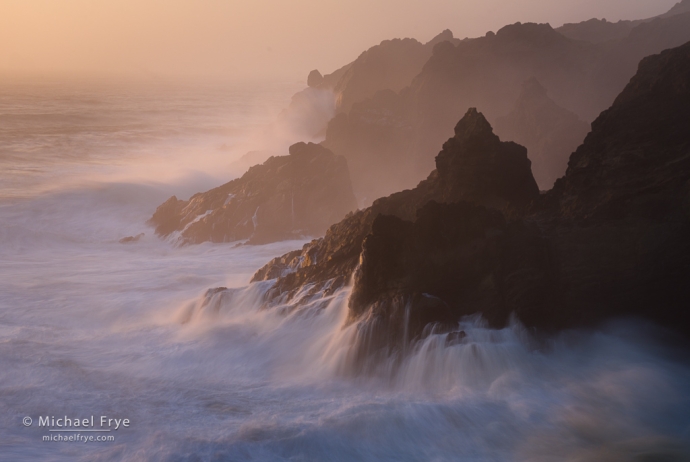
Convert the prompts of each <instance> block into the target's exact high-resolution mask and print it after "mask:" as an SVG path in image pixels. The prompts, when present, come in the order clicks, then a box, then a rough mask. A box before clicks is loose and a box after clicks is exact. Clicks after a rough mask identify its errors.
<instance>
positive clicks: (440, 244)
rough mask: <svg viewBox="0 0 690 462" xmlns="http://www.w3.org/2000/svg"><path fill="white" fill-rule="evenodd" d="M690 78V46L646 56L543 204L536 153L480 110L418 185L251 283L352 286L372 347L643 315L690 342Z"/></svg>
mask: <svg viewBox="0 0 690 462" xmlns="http://www.w3.org/2000/svg"><path fill="white" fill-rule="evenodd" d="M688 82H690V43H688V44H686V45H684V46H682V47H679V48H676V49H672V50H667V51H665V52H663V53H661V54H660V55H655V56H651V57H648V58H646V59H645V60H643V61H642V63H641V64H640V67H639V71H638V73H637V75H636V76H635V77H634V78H633V79H632V80H631V82H630V83H629V85H628V86H627V87H626V88H625V90H624V91H623V92H622V93H621V94H620V95H619V97H618V98H617V99H616V101H615V103H614V104H613V106H612V107H611V108H610V109H608V110H606V111H604V112H603V113H602V114H601V115H600V116H599V118H598V119H597V120H596V121H595V122H594V123H593V125H592V127H593V128H592V132H591V133H590V134H589V135H588V136H587V137H586V139H585V141H584V143H583V144H582V145H581V146H580V147H579V148H578V149H577V150H576V152H575V153H574V154H573V155H572V156H571V159H570V162H569V167H568V170H567V173H566V174H565V176H564V177H562V178H561V179H559V180H558V181H557V182H556V185H555V186H554V188H553V189H552V190H550V191H549V192H547V193H546V194H542V195H539V194H538V192H537V186H536V183H535V182H534V179H533V178H531V174H529V160H527V158H526V154H525V150H524V148H522V147H521V146H519V145H516V144H514V143H510V142H502V141H500V140H499V139H498V137H496V135H494V134H493V132H492V130H491V127H490V125H489V124H488V122H487V121H486V119H485V118H484V117H483V116H482V115H481V114H480V113H478V112H477V111H475V110H470V111H468V113H467V114H466V115H465V117H464V118H463V119H462V120H461V121H460V122H459V123H458V124H457V127H456V133H455V136H454V137H453V138H451V139H450V140H448V141H447V142H446V143H445V144H444V148H443V151H441V153H440V154H439V155H438V156H437V157H436V164H437V169H436V170H434V171H433V172H432V173H431V174H430V175H429V177H428V178H427V179H426V180H424V181H422V182H421V183H420V184H419V185H418V186H417V187H416V188H414V189H412V190H406V191H402V192H400V193H396V194H393V195H391V196H389V197H386V198H382V199H379V200H377V201H375V202H374V204H373V205H372V206H371V207H370V208H367V209H365V210H361V211H358V212H356V213H354V214H351V215H350V216H348V217H347V218H346V219H345V220H343V221H341V222H340V223H338V224H336V225H334V226H332V227H331V228H330V229H329V230H328V232H327V234H326V236H325V237H324V238H322V239H318V240H315V241H312V242H311V243H309V244H307V245H305V246H304V248H303V249H302V250H301V251H295V252H292V253H290V254H287V255H285V256H283V257H281V258H278V259H275V260H273V261H272V262H270V263H269V264H268V265H267V266H265V267H264V268H262V269H261V270H260V271H259V272H257V274H256V275H255V276H254V281H263V280H270V279H275V282H274V283H273V287H272V288H271V289H270V290H269V292H268V294H267V302H268V303H271V300H281V301H284V300H286V299H288V300H289V299H290V298H291V297H292V296H294V294H295V293H297V292H299V291H300V290H302V291H303V290H304V289H305V288H309V290H311V291H312V292H313V293H316V292H319V291H321V292H324V291H325V292H328V291H332V290H334V289H335V288H337V287H340V286H342V285H344V284H347V283H348V281H352V283H353V288H352V293H351V297H350V300H349V319H350V321H351V322H356V323H358V324H359V325H360V326H361V329H360V330H361V332H362V335H364V336H366V338H367V339H369V340H367V341H366V342H364V341H363V343H362V345H366V349H367V351H373V350H377V349H378V350H380V349H384V350H385V349H391V348H393V349H399V348H403V347H404V346H405V345H409V344H410V342H412V341H414V340H415V339H419V338H422V337H423V336H424V335H426V333H428V332H429V329H431V328H432V326H436V327H433V328H435V329H452V328H453V326H454V325H455V323H456V322H457V321H458V320H459V318H460V317H461V316H464V315H471V314H477V315H481V316H483V317H484V318H485V319H486V320H487V321H488V322H489V323H490V325H492V326H494V327H498V326H503V325H505V323H506V322H508V320H509V319H510V316H511V315H516V316H517V317H518V319H520V321H522V322H523V323H524V324H525V325H526V326H528V327H531V328H538V329H541V330H544V331H549V330H554V329H563V328H573V327H581V326H588V325H594V324H596V323H599V322H601V321H603V320H605V319H608V318H611V317H617V316H641V317H644V318H647V319H650V320H653V321H655V322H658V323H661V324H664V325H668V326H671V327H674V328H676V329H679V330H681V331H682V332H684V333H685V334H690V327H688V326H690V315H689V312H688V310H687V306H690V288H689V286H688V284H687V281H688V279H689V278H690V240H689V239H688V236H690V220H688V217H689V216H690V125H689V124H690V122H689V121H690V86H689V85H688ZM525 169H527V171H525ZM528 174H529V175H528ZM371 339H374V340H375V341H374V340H371ZM372 342H373V343H372Z"/></svg>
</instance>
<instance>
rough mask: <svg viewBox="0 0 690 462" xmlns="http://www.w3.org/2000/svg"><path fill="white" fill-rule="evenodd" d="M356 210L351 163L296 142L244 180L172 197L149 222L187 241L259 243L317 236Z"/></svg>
mask: <svg viewBox="0 0 690 462" xmlns="http://www.w3.org/2000/svg"><path fill="white" fill-rule="evenodd" d="M355 208H356V202H355V198H354V196H353V194H352V187H351V185H350V178H349V173H348V169H347V162H346V161H345V159H344V158H343V157H340V156H336V155H334V154H333V153H332V152H330V151H329V150H327V149H326V148H324V147H322V146H319V145H316V144H312V143H309V144H305V143H297V144H295V145H292V146H291V147H290V155H289V156H281V157H271V158H270V159H268V160H267V161H266V162H265V163H264V164H262V165H256V166H254V167H251V168H250V169H249V170H248V171H247V173H245V174H244V175H243V176H242V177H241V178H238V179H236V180H233V181H231V182H229V183H226V184H224V185H223V186H219V187H218V188H215V189H212V190H210V191H207V192H205V193H199V194H195V195H194V196H192V197H191V199H190V200H188V201H182V200H179V199H177V198H176V197H174V196H173V197H171V198H170V199H168V200H167V201H166V202H165V203H163V204H162V205H161V206H160V207H158V209H157V210H156V212H155V213H154V214H153V217H152V218H151V224H153V225H154V226H155V227H156V234H158V235H159V236H169V235H171V234H172V233H174V232H178V233H179V239H180V241H181V242H183V243H187V244H196V243H200V242H204V241H211V242H230V241H237V240H241V239H249V243H251V244H261V243H267V242H273V241H278V240H284V239H291V238H292V239H295V238H301V237H302V236H318V235H320V234H323V233H324V232H325V230H326V229H327V228H328V226H329V225H331V224H332V223H335V222H337V221H338V220H340V219H342V217H343V216H345V214H347V213H348V212H349V211H351V210H353V209H355Z"/></svg>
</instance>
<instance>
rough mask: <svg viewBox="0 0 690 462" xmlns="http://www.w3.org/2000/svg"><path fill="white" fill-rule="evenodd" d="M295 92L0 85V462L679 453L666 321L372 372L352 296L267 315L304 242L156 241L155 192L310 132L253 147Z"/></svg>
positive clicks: (484, 348)
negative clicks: (268, 294) (281, 264)
mask: <svg viewBox="0 0 690 462" xmlns="http://www.w3.org/2000/svg"><path fill="white" fill-rule="evenodd" d="M301 88H302V85H301V84H300V83H295V82H287V83H286V82H277V83H276V82H264V83H253V84H249V83H214V84H191V83H164V84H161V83H152V82H148V83H147V82H143V83H142V82H118V81H113V82H94V81H87V80H84V81H53V80H45V79H44V80H38V79H37V80H29V81H2V82H0V243H1V244H0V435H1V436H2V437H1V438H0V460H2V461H5V460H7V461H23V460H27V461H34V460H46V461H110V460H133V461H420V462H421V461H573V462H575V461H578V462H580V461H621V460H630V461H640V462H642V461H667V460H668V461H671V460H673V461H675V460H690V393H688V391H689V390H690V363H689V362H688V359H687V357H686V355H685V351H686V350H684V349H683V346H682V343H681V342H675V341H674V337H673V334H671V333H669V332H667V331H664V330H663V329H661V328H657V327H654V326H649V325H646V324H644V323H643V322H641V321H639V320H634V319H624V320H618V321H615V322H612V323H609V324H607V325H605V326H600V327H599V328H597V329H593V330H579V331H568V332H564V333H561V334H559V335H557V336H554V337H548V338H545V337H542V336H537V335H535V334H534V333H533V332H530V331H528V330H526V329H525V328H523V327H522V326H521V325H520V324H519V322H514V323H512V324H511V325H510V326H509V327H507V328H505V329H502V330H490V329H488V328H486V326H485V325H484V324H483V322H482V320H481V319H476V318H472V319H465V320H463V321H462V326H461V327H462V329H463V330H464V331H465V332H466V333H467V337H466V339H465V341H464V342H463V343H461V344H457V345H448V344H447V343H446V342H445V339H444V336H443V335H431V336H429V337H428V338H426V339H425V340H424V341H422V342H420V343H419V344H418V345H416V346H415V347H414V348H411V349H410V351H408V352H406V353H405V355H404V356H403V357H399V358H380V359H379V360H378V363H377V364H376V365H375V367H373V368H369V369H367V371H368V372H367V373H366V374H362V373H357V372H356V371H357V370H358V369H357V368H355V367H353V364H352V361H353V360H352V355H351V352H352V348H353V342H354V341H355V338H356V329H357V326H356V325H352V324H350V325H348V324H347V322H346V314H347V297H348V294H349V292H348V289H344V290H341V291H339V292H337V293H336V294H333V295H331V296H330V297H328V298H326V299H325V300H316V301H314V302H313V303H305V304H302V305H299V306H298V305H296V304H294V303H293V304H286V305H285V306H283V307H278V308H272V309H267V308H265V307H264V306H262V303H261V296H262V294H263V292H264V291H265V290H266V289H267V285H268V284H267V283H260V284H254V285H251V286H249V285H248V283H249V280H250V278H251V276H252V274H253V273H254V272H255V271H256V270H257V269H258V268H260V267H261V266H262V265H263V264H265V263H266V262H268V261H269V260H270V259H271V258H273V257H275V256H278V255H281V254H283V253H285V252H287V251H290V250H294V249H297V248H299V247H301V245H303V244H304V242H305V241H288V242H280V243H275V244H269V245H263V246H235V245H234V244H232V243H230V244H210V243H207V244H202V245H195V246H179V245H177V243H175V242H172V241H164V240H161V239H159V238H157V237H156V236H155V235H154V234H153V230H152V228H151V227H149V226H148V225H147V224H146V221H147V220H148V218H150V216H151V215H152V213H153V212H154V211H155V209H156V206H157V205H159V204H161V203H162V202H163V201H165V200H166V199H167V198H168V197H170V196H171V195H173V194H174V195H176V196H177V197H178V198H184V199H186V198H188V197H189V196H190V195H191V194H193V193H195V192H198V191H205V190H207V189H210V188H212V187H214V186H218V185H220V184H222V183H224V182H226V181H228V180H230V179H232V178H233V177H236V176H238V175H240V174H241V173H242V169H241V168H239V167H238V164H237V163H236V162H235V161H236V160H237V159H238V158H239V157H240V156H242V155H243V154H245V153H246V152H247V151H250V150H255V149H256V150H261V149H266V148H267V146H270V148H271V149H284V151H285V153H287V146H288V145H289V143H290V142H297V141H302V139H291V136H292V134H290V133H284V132H281V133H282V134H283V136H282V138H281V139H279V140H277V141H276V140H267V139H266V137H268V136H270V134H275V131H271V130H267V129H266V127H268V126H269V125H270V124H271V123H273V122H274V121H275V120H276V117H278V115H279V114H280V111H281V110H282V109H284V108H285V107H287V106H288V104H289V102H290V97H291V95H292V94H293V93H295V92H296V91H298V90H300V89H301ZM295 136H296V135H295ZM142 233H143V234H144V235H143V237H141V238H140V239H139V240H137V241H135V242H131V243H127V244H123V243H120V242H119V241H120V239H122V238H124V237H127V236H137V235H140V234H142ZM214 287H228V288H231V289H234V290H231V291H226V292H224V293H221V294H219V295H217V296H210V297H206V296H205V294H206V292H207V290H208V289H210V288H214ZM92 416H93V419H94V420H95V422H96V425H95V426H93V427H92V426H91V425H90V422H91V420H90V419H91V418H92ZM102 417H104V418H105V423H106V424H105V425H104V426H101V425H100V423H101V418H102ZM27 418H28V420H27ZM51 419H52V420H51ZM84 419H86V421H87V422H88V423H89V425H86V426H84V425H79V426H76V425H74V423H75V421H78V422H83V420H84ZM108 419H117V421H119V422H120V424H119V427H118V428H117V429H116V428H115V425H116V423H114V422H113V423H109V421H108ZM125 419H126V420H127V421H128V422H127V423H128V425H127V426H124V425H122V423H123V422H124V420H125ZM55 421H61V422H62V425H63V426H62V427H59V426H57V424H55V425H54V424H53V422H55ZM67 421H69V425H67V426H65V425H66V424H67ZM94 429H98V430H109V431H98V432H93V431H90V430H94ZM50 430H59V431H50ZM65 430H70V431H65ZM58 435H61V436H60V437H59V436H58ZM70 436H71V437H72V438H73V440H72V441H69V437H70ZM89 437H93V438H94V440H91V441H89V440H88V438H89ZM110 437H112V439H110V440H107V441H97V440H95V439H96V438H110Z"/></svg>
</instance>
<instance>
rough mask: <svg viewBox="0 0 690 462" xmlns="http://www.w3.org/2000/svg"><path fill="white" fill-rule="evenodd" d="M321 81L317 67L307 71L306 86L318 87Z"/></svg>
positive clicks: (321, 77) (321, 76)
mask: <svg viewBox="0 0 690 462" xmlns="http://www.w3.org/2000/svg"><path fill="white" fill-rule="evenodd" d="M322 82H323V75H321V72H319V70H318V69H314V70H313V71H311V72H310V73H309V76H307V86H309V87H318V86H319V85H321V83H322Z"/></svg>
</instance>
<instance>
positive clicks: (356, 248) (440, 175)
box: [253, 109, 539, 298]
mask: <svg viewBox="0 0 690 462" xmlns="http://www.w3.org/2000/svg"><path fill="white" fill-rule="evenodd" d="M436 165H437V168H436V169H435V170H434V171H433V172H432V173H431V174H430V175H429V177H428V178H427V179H426V180H424V181H422V182H421V183H420V184H419V185H418V186H417V187H416V188H414V189H411V190H406V191H402V192H399V193H396V194H393V195H391V196H389V197H385V198H381V199H378V200H377V201H375V202H374V204H373V205H372V206H371V207H368V208H366V209H364V210H359V211H357V212H355V213H353V214H351V215H350V216H348V217H347V218H345V220H343V221H342V222H340V223H338V224H336V225H334V226H332V227H331V228H330V229H329V230H328V231H327V232H326V236H325V237H323V238H322V239H317V240H315V241H312V242H311V243H309V244H307V245H305V246H304V248H303V249H302V250H301V251H295V252H292V253H290V254H287V255H285V256H283V257H279V258H277V259H275V260H274V261H272V262H271V263H270V264H269V265H267V266H266V267H264V268H262V269H261V270H259V271H258V272H257V273H256V275H254V278H253V281H261V280H268V279H274V278H276V277H277V278H278V279H277V281H276V283H275V285H274V288H273V289H272V291H271V295H270V297H274V298H275V297H288V298H289V297H291V296H293V295H294V294H295V293H296V291H298V290H299V289H300V288H301V287H302V286H303V285H304V284H306V283H314V285H313V286H312V289H311V290H312V291H314V292H317V291H319V290H322V289H323V288H328V289H329V290H334V289H337V288H339V287H342V286H343V285H344V284H346V283H348V282H349V280H350V278H351V276H352V274H353V271H354V269H355V268H356V267H357V265H358V263H359V260H360V254H361V253H362V243H363V242H364V240H365V238H366V237H367V236H368V235H369V234H370V233H371V230H372V225H373V223H374V222H375V220H376V219H377V217H378V216H379V215H392V216H395V217H396V218H397V219H400V220H414V219H415V217H416V214H417V210H418V209H420V208H421V207H422V206H423V205H424V204H426V203H427V202H429V201H437V202H442V203H452V202H457V201H468V202H472V203H474V204H478V205H481V206H485V207H491V208H493V209H496V210H500V211H501V212H502V215H501V219H503V218H502V217H503V215H505V216H507V217H509V218H512V217H517V216H521V215H522V214H523V213H524V212H525V210H527V209H528V208H529V207H530V206H531V204H532V203H533V202H534V201H536V200H537V199H538V197H539V190H538V187H537V184H536V182H535V181H534V178H533V177H532V174H531V172H530V161H529V159H528V158H527V152H526V150H525V149H524V148H523V147H522V146H519V145H517V144H515V143H512V142H502V141H500V139H499V138H498V137H497V136H496V135H494V134H493V131H492V129H491V126H490V125H489V123H488V122H487V121H486V119H485V118H484V116H483V115H482V114H481V113H479V112H477V111H476V110H475V109H470V110H469V111H468V112H467V114H466V115H465V116H464V117H463V119H462V120H461V121H460V122H458V124H457V125H456V127H455V136H453V137H452V138H450V139H449V140H448V141H447V142H446V143H445V144H444V146H443V149H442V150H441V152H440V153H439V154H438V156H437V157H436Z"/></svg>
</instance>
